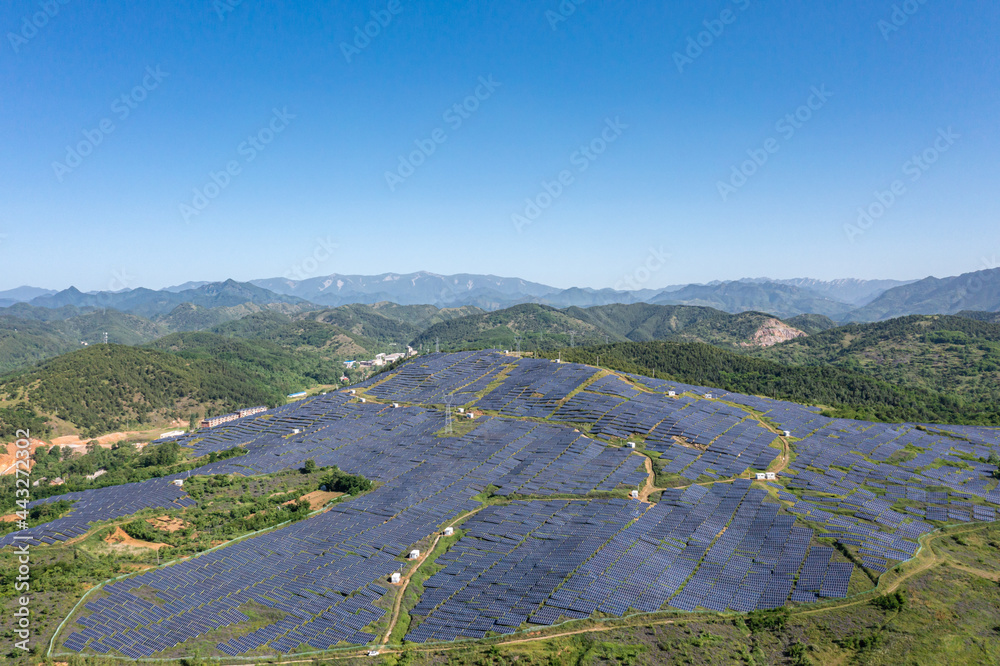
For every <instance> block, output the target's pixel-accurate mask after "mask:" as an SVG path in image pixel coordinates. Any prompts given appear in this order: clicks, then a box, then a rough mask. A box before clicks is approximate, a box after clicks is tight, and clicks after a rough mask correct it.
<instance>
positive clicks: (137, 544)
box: [104, 527, 168, 550]
mask: <svg viewBox="0 0 1000 666" xmlns="http://www.w3.org/2000/svg"><path fill="white" fill-rule="evenodd" d="M104 541H105V542H106V543H109V544H111V545H112V546H124V547H128V546H130V547H132V548H149V549H150V550H159V549H160V548H167V547H168V546H167V544H165V543H151V542H149V541H140V540H139V539H133V538H132V537H130V536H129V535H128V534H126V533H125V530H123V529H122V528H121V527H116V528H115V531H114V532H112V533H111V534H109V535H108V536H106V537H104Z"/></svg>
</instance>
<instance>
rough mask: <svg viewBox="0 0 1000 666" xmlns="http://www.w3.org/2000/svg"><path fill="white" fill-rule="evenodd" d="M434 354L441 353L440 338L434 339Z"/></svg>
mask: <svg viewBox="0 0 1000 666" xmlns="http://www.w3.org/2000/svg"><path fill="white" fill-rule="evenodd" d="M434 353H436V354H440V353H441V338H434Z"/></svg>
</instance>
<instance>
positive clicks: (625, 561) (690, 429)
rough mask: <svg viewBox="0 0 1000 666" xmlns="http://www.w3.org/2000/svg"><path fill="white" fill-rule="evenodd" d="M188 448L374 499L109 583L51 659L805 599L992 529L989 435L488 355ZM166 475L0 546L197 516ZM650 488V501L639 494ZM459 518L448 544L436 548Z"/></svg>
mask: <svg viewBox="0 0 1000 666" xmlns="http://www.w3.org/2000/svg"><path fill="white" fill-rule="evenodd" d="M470 414H471V415H473V418H469V415H470ZM785 431H787V433H788V434H785ZM178 441H179V443H180V444H181V445H182V446H183V447H188V448H189V449H190V450H191V451H192V453H193V454H196V455H204V454H210V453H212V452H221V451H225V450H228V449H231V448H232V447H233V446H240V447H242V448H244V449H245V450H246V453H245V455H242V456H239V457H237V458H230V459H227V460H219V461H217V462H213V463H210V464H208V465H206V466H204V467H202V468H200V469H198V470H195V471H194V472H193V474H196V475H212V476H213V478H217V479H219V478H230V477H229V476H228V475H239V476H240V477H243V478H246V477H254V476H258V475H263V474H268V473H273V472H277V471H281V470H287V469H295V468H298V467H300V466H303V465H305V464H306V461H307V460H311V461H313V463H314V464H315V465H318V466H320V467H325V466H332V465H337V466H338V467H339V468H340V469H342V470H343V471H345V472H348V473H351V474H362V475H364V476H366V477H368V478H369V479H372V480H374V481H375V482H376V487H375V489H374V490H372V491H371V492H368V493H365V494H362V495H359V496H357V497H353V498H349V499H348V500H346V501H341V502H339V503H337V504H335V505H333V506H332V508H330V509H329V510H327V511H325V512H320V513H317V514H316V515H313V516H311V517H309V518H307V519H305V520H303V521H300V522H296V523H293V524H291V525H289V526H286V527H282V528H280V529H276V530H274V531H271V532H267V533H264V534H261V535H258V536H253V537H251V538H248V539H244V540H242V541H238V542H236V543H232V544H230V545H227V546H225V547H222V548H218V549H215V550H213V551H211V552H208V553H205V554H203V555H201V556H199V557H196V558H193V559H190V560H185V561H182V562H177V563H174V564H172V565H171V566H167V567H163V568H158V569H153V570H150V571H146V572H141V573H137V574H135V575H133V576H130V577H127V578H125V579H122V580H116V581H113V582H109V583H108V584H106V585H104V586H103V587H101V588H100V589H99V590H96V591H93V592H92V593H90V594H88V596H87V598H86V599H84V601H83V603H81V604H80V605H79V608H78V610H77V611H76V612H75V613H74V614H73V615H72V616H71V617H70V618H68V621H67V622H66V623H65V625H64V626H63V629H62V631H61V632H60V633H59V635H58V636H56V637H55V639H54V646H55V647H54V650H53V652H52V654H53V655H66V654H73V653H83V654H95V653H96V654H110V655H112V656H123V657H128V658H133V659H135V658H141V657H154V658H173V657H177V656H183V655H190V654H194V653H196V652H197V653H199V654H201V655H211V656H219V657H235V656H242V657H255V658H261V657H265V656H267V655H277V654H290V653H296V652H311V651H324V650H328V649H331V648H333V647H336V646H348V645H356V646H370V647H376V646H380V645H382V644H383V643H385V642H386V641H388V642H390V643H392V644H398V643H399V642H400V641H403V640H406V641H410V642H413V643H426V642H434V641H453V640H456V639H482V638H487V637H490V636H499V635H507V634H515V633H518V632H522V631H529V630H531V629H532V628H536V629H537V628H539V627H545V626H548V625H552V624H555V623H558V622H561V621H564V620H567V619H582V618H587V617H590V616H591V615H593V614H595V613H599V614H603V615H605V616H611V617H624V616H628V615H632V614H636V613H648V612H656V611H673V612H684V611H693V610H702V611H723V610H729V611H736V612H749V611H753V610H758V609H771V608H778V607H782V606H785V605H797V604H808V603H813V602H817V601H821V600H825V599H838V598H844V597H845V596H846V595H848V593H849V592H851V591H855V592H856V591H861V590H863V589H867V588H870V587H871V586H872V584H873V581H874V580H877V578H878V576H879V574H880V573H881V572H884V571H886V570H887V569H889V568H891V567H892V566H894V565H895V564H896V563H898V562H900V561H902V560H907V559H910V558H911V557H913V556H914V554H915V553H916V552H917V551H918V548H919V545H918V539H919V538H920V537H921V536H922V535H925V534H927V533H928V532H930V531H932V530H933V529H934V528H935V527H937V526H939V525H942V524H944V523H954V522H973V521H992V520H994V519H995V518H996V513H995V507H996V506H997V505H1000V491H998V489H997V481H996V480H995V479H993V478H992V474H991V473H992V471H993V470H994V469H995V467H996V466H995V465H993V464H991V463H987V462H983V461H985V460H986V459H987V458H988V457H989V456H990V455H991V454H993V453H994V452H995V451H996V449H997V448H998V447H1000V431H998V430H997V429H989V428H974V427H959V426H947V427H934V426H929V425H917V424H902V425H898V424H897V425H885V424H872V423H863V422H855V421H847V420H843V419H840V420H835V419H829V418H826V417H823V416H820V415H819V414H817V413H816V412H815V410H810V409H806V408H803V407H799V406H797V405H794V404H791V403H784V402H780V401H775V400H770V399H764V398H757V397H753V396H746V395H740V394H734V393H725V392H720V391H717V390H715V389H712V388H709V387H702V386H693V385H685V384H680V383H677V382H670V381H665V380H656V379H650V378H645V377H641V376H638V375H620V374H615V373H609V372H607V371H602V370H599V369H597V368H593V367H589V366H584V365H575V364H563V363H555V362H550V361H544V360H532V359H515V358H513V357H510V356H504V355H502V354H499V353H496V352H467V353H458V354H434V355H430V356H425V357H419V358H417V359H414V360H413V361H411V362H409V363H407V364H405V365H403V366H401V367H400V368H398V369H396V370H395V371H393V372H392V373H387V374H385V375H381V376H377V377H375V378H373V379H372V380H369V381H368V382H366V383H364V384H361V385H357V386H355V387H352V389H349V390H344V391H340V392H336V393H329V394H326V395H322V396H317V397H314V398H310V399H307V400H303V401H300V402H297V403H292V404H289V405H286V406H284V407H280V408H277V409H273V410H270V411H268V412H265V413H264V414H259V415H255V416H251V417H247V418H244V419H241V420H239V421H235V422H232V423H230V424H226V425H224V426H220V427H218V428H215V429H212V430H209V431H199V432H197V433H193V434H190V435H186V436H183V437H181V438H180V439H179V440H178ZM632 444H634V445H635V447H634V448H633V447H632V446H631V445H632ZM649 467H652V468H653V470H652V471H653V474H650V470H649ZM768 470H770V471H772V472H777V474H776V475H775V477H774V478H772V479H767V478H766V475H765V478H763V479H760V480H758V476H757V475H758V473H760V474H765V473H766V472H767V471H768ZM235 478H239V477H235ZM171 481H172V479H171V478H165V479H155V480H152V481H148V482H144V483H143V484H139V485H138V486H137V487H135V489H134V490H129V491H128V492H126V491H124V490H123V488H121V487H117V488H116V487H111V488H105V489H101V490H98V491H85V492H84V493H80V494H78V495H74V496H70V497H66V498H64V499H69V500H71V501H74V502H76V505H77V507H78V509H77V510H76V511H74V512H72V513H70V514H68V515H65V516H63V517H61V518H58V519H56V520H54V521H52V522H50V523H46V524H43V525H39V526H36V527H33V528H31V529H29V530H27V531H22V532H19V533H16V535H10V536H8V537H5V538H4V539H3V540H0V546H3V545H8V544H11V543H13V539H14V537H15V536H18V537H20V538H22V539H25V538H27V539H29V540H30V543H33V544H34V545H35V546H42V545H43V544H45V543H49V542H53V541H62V540H65V539H68V538H70V537H71V536H73V535H76V534H80V532H81V530H86V529H88V527H89V522H90V521H92V520H94V519H95V517H96V516H98V515H99V516H101V518H102V519H104V520H107V519H113V518H115V517H116V516H119V517H120V516H124V515H128V514H130V513H131V512H134V511H135V510H136V506H135V505H134V502H127V501H125V497H126V496H134V495H135V494H140V495H141V496H142V497H144V498H147V499H145V500H144V506H150V507H156V506H159V507H170V506H174V507H175V508H174V509H172V511H175V512H178V513H179V514H180V515H183V511H184V510H185V509H184V508H177V507H179V506H180V505H184V504H187V503H189V502H191V501H193V500H192V499H191V498H189V497H187V496H186V495H185V493H184V492H183V491H182V490H178V489H174V487H173V486H171V485H170V482H171ZM652 482H655V483H656V484H657V485H658V486H659V488H658V489H657V490H656V492H655V494H654V495H653V498H654V499H655V500H656V501H655V503H650V502H648V501H641V500H640V499H633V498H632V496H631V492H632V490H636V491H639V490H640V489H642V490H643V492H637V494H638V495H639V497H643V498H644V497H646V496H647V495H648V494H649V493H648V492H647V491H649V490H650V485H649V484H651V483H652ZM168 489H169V492H168ZM59 499H60V498H58V497H53V498H49V499H47V500H45V501H58V500H59ZM446 526H450V527H453V528H455V533H454V534H450V535H447V536H441V530H442V529H443V528H444V527H446ZM413 550H418V551H420V553H419V556H418V557H417V558H415V559H410V557H409V555H410V553H411V551H413ZM428 551H430V552H431V554H430V555H429V556H426V553H427V552H428ZM424 568H426V569H424ZM401 570H402V571H403V572H404V574H405V575H406V579H405V580H406V581H407V583H408V584H409V583H410V578H409V576H410V575H411V574H413V573H414V572H416V571H418V570H419V571H420V577H419V580H417V579H414V582H413V583H412V584H413V587H412V592H408V593H407V595H406V596H403V595H402V591H401V588H400V587H398V586H395V585H393V584H392V583H391V582H390V579H389V577H390V575H391V574H392V573H393V572H394V571H396V572H398V571H401ZM259 609H264V610H265V611H266V613H265V614H264V615H261V613H260V612H258V611H259ZM386 636H388V637H389V638H388V639H386V638H385V637H386Z"/></svg>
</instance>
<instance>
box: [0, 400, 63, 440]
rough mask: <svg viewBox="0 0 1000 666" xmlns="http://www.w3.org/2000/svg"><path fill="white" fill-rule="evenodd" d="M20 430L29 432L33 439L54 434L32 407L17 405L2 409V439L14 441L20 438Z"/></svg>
mask: <svg viewBox="0 0 1000 666" xmlns="http://www.w3.org/2000/svg"><path fill="white" fill-rule="evenodd" d="M19 430H22V431H28V432H29V433H30V435H31V436H32V437H47V436H48V435H50V434H52V428H51V427H49V424H48V423H46V421H45V418H44V417H42V416H41V415H39V414H38V412H36V411H35V410H34V408H32V407H31V406H29V405H26V404H17V405H14V406H12V407H0V438H3V439H4V440H9V441H13V440H14V439H15V438H16V437H18V431H19Z"/></svg>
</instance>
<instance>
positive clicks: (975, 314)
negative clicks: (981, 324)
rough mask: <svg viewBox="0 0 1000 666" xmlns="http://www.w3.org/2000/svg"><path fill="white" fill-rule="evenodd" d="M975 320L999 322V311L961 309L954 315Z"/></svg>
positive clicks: (991, 322)
mask: <svg viewBox="0 0 1000 666" xmlns="http://www.w3.org/2000/svg"><path fill="white" fill-rule="evenodd" d="M955 316H956V317H965V318H966V319H975V320H976V321H985V322H987V323H990V324H1000V312H982V311H979V310H962V311H961V312H959V313H957V314H956V315H955Z"/></svg>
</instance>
